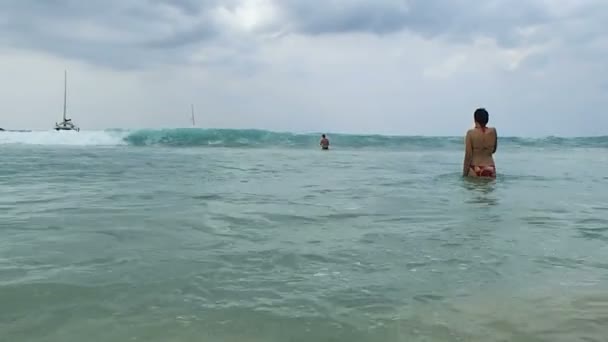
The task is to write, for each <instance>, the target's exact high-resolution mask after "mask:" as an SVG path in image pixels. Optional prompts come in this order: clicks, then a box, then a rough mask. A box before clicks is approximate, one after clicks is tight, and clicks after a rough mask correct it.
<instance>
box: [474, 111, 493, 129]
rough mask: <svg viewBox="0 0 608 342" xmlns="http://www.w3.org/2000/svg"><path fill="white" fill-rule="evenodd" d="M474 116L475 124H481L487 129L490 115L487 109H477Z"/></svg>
mask: <svg viewBox="0 0 608 342" xmlns="http://www.w3.org/2000/svg"><path fill="white" fill-rule="evenodd" d="M473 116H474V117H475V122H477V123H478V124H480V125H481V127H486V125H487V124H488V120H489V114H488V111H487V110H486V109H485V108H477V109H476V110H475V114H473Z"/></svg>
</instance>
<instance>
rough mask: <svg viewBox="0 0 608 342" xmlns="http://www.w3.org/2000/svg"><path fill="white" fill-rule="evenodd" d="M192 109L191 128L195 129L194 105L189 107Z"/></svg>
mask: <svg viewBox="0 0 608 342" xmlns="http://www.w3.org/2000/svg"><path fill="white" fill-rule="evenodd" d="M190 107H191V109H192V127H196V122H195V121H194V105H190Z"/></svg>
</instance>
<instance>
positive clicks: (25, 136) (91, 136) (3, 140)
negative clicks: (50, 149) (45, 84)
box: [0, 131, 128, 146]
mask: <svg viewBox="0 0 608 342" xmlns="http://www.w3.org/2000/svg"><path fill="white" fill-rule="evenodd" d="M127 134H128V132H121V131H80V132H73V131H59V132H57V131H32V132H15V131H13V132H11V131H4V132H2V131H0V145H3V144H20V145H50V146H52V145H65V146H116V145H126V142H125V141H124V140H123V138H124V137H125V136H126V135H127Z"/></svg>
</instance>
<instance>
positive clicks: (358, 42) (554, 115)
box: [0, 0, 608, 136]
mask: <svg viewBox="0 0 608 342" xmlns="http://www.w3.org/2000/svg"><path fill="white" fill-rule="evenodd" d="M607 22H608V1H605V0H525V1H524V0H484V1H479V0H103V1H101V0H89V1H82V0H3V1H1V2H0V75H1V77H0V92H1V94H2V95H0V127H4V128H8V129H50V128H51V127H53V125H54V123H55V122H56V121H58V120H60V119H61V115H62V114H61V113H62V108H63V76H64V70H66V69H67V72H68V116H70V117H72V118H73V121H74V122H75V123H76V124H78V125H79V126H81V128H82V129H83V130H97V129H106V128H132V129H137V128H166V127H185V126H188V125H189V124H190V121H189V120H190V106H191V104H193V105H194V106H195V113H196V118H197V125H198V126H200V127H209V128H258V129H268V130H276V131H293V132H313V131H314V132H350V133H377V134H399V135H462V134H463V133H464V132H465V131H466V130H467V129H468V128H470V127H472V125H473V119H472V115H473V111H474V110H475V109H476V108H478V107H485V108H486V109H487V110H488V111H489V113H490V125H494V126H496V127H497V130H498V133H499V135H509V136H587V135H608V113H607V111H606V108H608V60H607V59H606V56H608V25H606V24H605V23H607Z"/></svg>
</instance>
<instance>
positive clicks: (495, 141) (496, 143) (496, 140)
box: [492, 128, 498, 153]
mask: <svg viewBox="0 0 608 342" xmlns="http://www.w3.org/2000/svg"><path fill="white" fill-rule="evenodd" d="M497 148H498V133H497V132H496V128H494V151H492V153H496V149H497Z"/></svg>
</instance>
